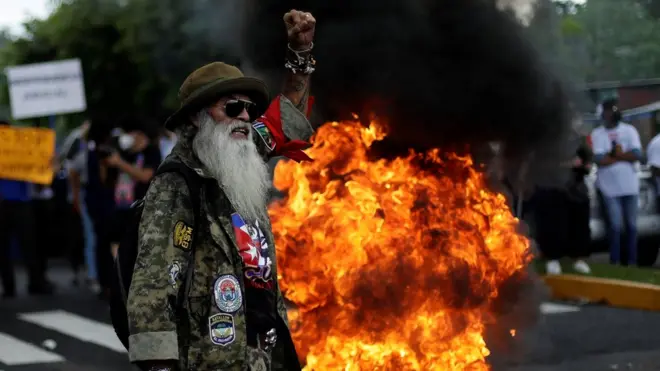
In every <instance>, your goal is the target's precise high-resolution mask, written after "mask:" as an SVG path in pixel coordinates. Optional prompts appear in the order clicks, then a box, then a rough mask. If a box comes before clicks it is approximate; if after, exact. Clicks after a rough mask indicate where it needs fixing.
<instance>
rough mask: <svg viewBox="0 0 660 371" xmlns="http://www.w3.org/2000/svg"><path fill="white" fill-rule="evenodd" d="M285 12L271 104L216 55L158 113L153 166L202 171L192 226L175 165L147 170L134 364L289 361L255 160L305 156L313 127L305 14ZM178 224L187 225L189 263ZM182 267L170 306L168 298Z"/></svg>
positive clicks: (257, 85)
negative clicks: (152, 173)
mask: <svg viewBox="0 0 660 371" xmlns="http://www.w3.org/2000/svg"><path fill="white" fill-rule="evenodd" d="M284 21H285V24H286V26H287V33H288V38H289V39H288V41H289V45H288V56H287V61H286V64H285V67H286V68H287V69H288V71H289V74H288V77H287V81H286V83H285V85H284V88H283V92H282V94H280V95H279V96H278V97H277V98H276V99H275V100H274V101H272V102H271V103H270V105H269V104H268V102H269V98H268V93H267V89H266V86H265V84H264V83H263V82H262V81H260V80H258V79H254V78H249V77H244V76H243V74H242V73H241V71H240V70H239V69H238V68H236V67H233V66H229V65H227V64H224V63H220V62H215V63H211V64H209V65H206V66H204V67H202V68H200V69H198V70H196V71H194V72H193V73H192V74H191V75H190V76H188V78H187V79H186V80H185V81H184V83H183V85H182V86H181V89H180V91H179V98H180V100H181V108H180V109H179V111H177V112H176V113H175V114H174V115H172V116H171V117H170V118H169V119H168V121H167V122H166V128H167V129H168V130H172V131H175V132H176V133H177V135H178V137H179V141H178V143H177V145H176V146H175V148H174V149H173V151H172V153H171V154H170V155H169V156H168V157H167V159H166V160H165V162H164V164H163V165H165V164H167V163H171V162H180V163H183V164H184V165H185V166H187V167H189V168H191V169H192V170H194V171H195V172H196V173H197V174H198V175H199V176H200V177H201V178H202V179H203V180H204V183H203V186H202V188H201V189H200V190H199V195H200V204H201V205H200V213H201V216H199V219H198V220H200V219H201V221H202V222H201V223H199V222H198V223H196V224H194V219H195V217H196V215H193V214H194V213H193V211H192V209H193V207H192V201H191V195H190V191H189V190H188V187H187V185H186V181H185V179H184V178H183V176H182V175H180V174H178V173H162V174H159V175H157V176H156V177H155V178H154V179H153V180H152V182H151V185H150V187H149V190H148V192H147V195H146V197H145V199H144V200H145V202H144V209H143V212H142V219H141V221H140V226H139V237H138V256H137V260H136V264H135V270H134V273H133V279H132V283H131V285H130V291H129V294H128V301H127V304H126V307H127V312H128V319H129V328H130V336H129V358H130V361H131V362H133V363H135V364H137V365H138V366H140V368H142V369H144V370H181V371H183V370H198V371H204V370H225V371H233V370H236V371H243V370H263V371H266V370H296V369H297V370H300V364H299V362H298V357H297V354H296V351H295V347H294V345H293V342H292V341H291V336H290V333H289V329H288V321H287V315H286V309H285V306H284V301H283V297H282V293H281V291H280V289H279V286H278V282H277V269H276V264H275V262H276V258H275V246H274V241H273V235H272V232H271V227H270V222H269V219H268V214H267V210H266V207H267V201H268V191H269V189H270V179H269V173H268V170H267V166H266V162H265V161H266V160H267V159H268V158H270V157H272V156H286V157H288V158H291V159H294V160H297V161H301V160H306V159H308V157H307V156H306V155H305V154H304V152H302V149H304V148H306V147H307V146H309V144H308V143H307V142H306V140H307V139H309V137H310V136H311V135H312V133H313V129H312V126H311V125H310V124H309V122H308V121H307V114H308V113H309V106H310V104H311V103H310V102H309V99H308V97H309V78H310V75H311V73H312V72H313V71H314V65H315V61H314V59H313V58H312V56H311V50H312V48H313V43H312V39H313V36H314V29H315V24H316V21H315V19H314V17H312V15H311V14H309V13H305V12H300V11H296V10H292V11H290V12H288V13H287V14H286V15H285V16H284ZM264 112H265V113H264ZM262 114H263V115H262ZM193 225H195V226H196V228H199V230H198V231H195V232H194V234H193V231H192V228H193ZM182 231H184V232H186V233H187V234H188V236H189V237H190V236H192V235H194V241H193V244H194V248H195V254H194V255H193V256H194V266H192V267H189V266H188V263H187V261H188V259H187V256H188V255H187V254H188V253H189V250H190V248H191V245H190V244H189V243H186V241H189V240H187V239H185V238H184V239H182V238H181V236H182V234H181V232H182ZM186 233H184V234H186ZM190 268H192V269H193V270H192V279H191V280H190V281H189V282H188V283H189V285H190V286H189V294H188V297H187V301H186V304H187V309H186V311H185V313H184V315H180V314H177V313H175V312H176V310H175V309H174V308H173V300H172V299H173V298H174V297H176V295H177V292H178V287H181V285H184V284H185V283H186V282H185V281H184V277H185V276H186V275H185V274H184V272H187V271H188V269H190Z"/></svg>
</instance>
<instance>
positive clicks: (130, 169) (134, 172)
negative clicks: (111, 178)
mask: <svg viewBox="0 0 660 371" xmlns="http://www.w3.org/2000/svg"><path fill="white" fill-rule="evenodd" d="M117 168H119V170H121V171H123V172H125V173H126V174H128V175H129V176H130V177H131V178H133V179H134V180H136V181H138V182H141V183H147V182H148V181H149V180H151V177H152V176H153V175H154V171H153V169H140V168H137V167H135V166H133V165H131V164H129V163H128V162H126V161H121V162H120V163H119V164H118V165H117Z"/></svg>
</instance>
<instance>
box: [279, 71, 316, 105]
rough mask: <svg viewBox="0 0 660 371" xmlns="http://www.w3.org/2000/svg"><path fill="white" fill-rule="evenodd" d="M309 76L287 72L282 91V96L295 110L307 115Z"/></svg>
mask: <svg viewBox="0 0 660 371" xmlns="http://www.w3.org/2000/svg"><path fill="white" fill-rule="evenodd" d="M309 82H310V75H303V74H296V73H292V72H289V73H288V75H287V78H286V82H285V83H284V88H283V89H282V94H283V95H284V96H285V97H287V98H288V99H289V100H290V101H291V102H292V103H293V104H294V105H295V106H296V108H297V109H298V110H299V111H300V112H302V113H303V114H307V102H308V99H309V85H310V84H309Z"/></svg>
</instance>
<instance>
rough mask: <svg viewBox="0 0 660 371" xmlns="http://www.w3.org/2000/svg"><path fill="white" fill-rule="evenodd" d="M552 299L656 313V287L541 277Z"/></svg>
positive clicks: (659, 300) (659, 293)
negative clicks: (586, 302) (601, 304)
mask: <svg viewBox="0 0 660 371" xmlns="http://www.w3.org/2000/svg"><path fill="white" fill-rule="evenodd" d="M543 281H544V282H545V284H546V285H547V286H548V287H549V288H550V290H551V291H552V297H553V299H557V300H586V301H588V302H591V303H604V304H607V305H610V306H612V307H619V308H627V309H640V310H653V311H660V286H657V285H651V284H648V283H638V282H630V281H622V280H613V279H606V278H595V277H586V276H578V275H575V274H564V275H559V276H544V277H543Z"/></svg>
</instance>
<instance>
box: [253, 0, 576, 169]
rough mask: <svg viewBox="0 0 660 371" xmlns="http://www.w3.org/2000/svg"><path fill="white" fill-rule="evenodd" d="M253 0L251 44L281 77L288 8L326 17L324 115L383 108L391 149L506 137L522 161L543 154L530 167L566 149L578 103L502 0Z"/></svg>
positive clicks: (262, 67) (265, 67)
mask: <svg viewBox="0 0 660 371" xmlns="http://www.w3.org/2000/svg"><path fill="white" fill-rule="evenodd" d="M245 5H246V6H247V21H246V22H245V25H246V26H247V27H246V30H245V32H243V35H244V39H243V44H242V45H243V48H244V50H243V53H244V55H245V57H246V59H247V60H248V61H249V65H250V67H252V68H253V69H254V70H256V71H259V72H260V73H261V75H262V76H267V77H268V80H269V82H270V85H271V86H272V87H273V90H274V91H276V90H277V88H279V86H278V85H279V83H280V81H281V79H282V71H283V64H284V62H283V61H284V52H285V49H284V45H285V43H286V38H285V31H284V26H283V22H282V15H283V14H284V13H285V12H286V11H288V10H290V9H292V8H295V9H300V10H305V11H310V12H312V13H313V14H314V16H315V17H316V19H317V22H318V26H317V33H316V41H317V43H316V46H315V50H314V54H315V57H316V59H317V61H318V68H317V71H316V73H315V74H314V75H313V94H314V95H315V96H316V98H317V104H316V107H315V109H316V112H317V113H318V114H319V116H320V117H321V120H336V119H342V118H349V117H350V114H351V113H353V112H355V113H359V114H362V115H363V116H364V117H367V114H369V113H375V114H377V115H378V116H380V117H384V118H385V119H386V120H387V122H388V125H389V127H390V135H389V136H388V138H387V140H386V142H385V143H382V145H381V146H380V148H381V149H382V150H383V151H384V152H383V151H381V155H395V154H398V153H401V150H407V149H408V148H416V149H426V148H431V147H441V148H445V149H447V150H462V149H466V148H469V149H470V150H471V151H473V152H474V151H476V150H477V148H483V147H484V145H485V143H487V142H491V141H500V142H502V143H503V144H504V146H503V148H505V151H506V155H507V157H508V159H509V163H510V165H511V164H513V166H512V167H514V168H515V167H517V164H519V163H520V162H521V161H522V160H523V159H526V158H528V156H529V155H530V154H531V153H534V159H535V162H534V166H532V167H531V170H532V176H533V175H534V174H533V173H534V170H536V173H539V174H543V175H546V176H547V175H548V169H549V168H552V166H547V165H549V164H550V163H553V162H555V161H556V160H557V158H559V157H564V156H565V153H564V152H565V151H564V149H565V148H563V146H562V145H561V143H562V140H563V137H564V135H565V134H566V133H567V131H568V130H567V129H568V128H569V122H570V117H571V112H570V109H569V105H568V94H567V92H566V88H565V85H564V83H563V82H562V80H561V79H559V78H558V77H557V76H555V75H553V74H551V73H550V72H548V71H549V69H548V68H547V66H545V65H544V64H543V61H542V59H541V57H540V54H539V53H538V51H537V49H535V47H534V45H532V43H531V42H530V41H529V38H528V36H527V35H526V32H527V31H526V30H525V28H524V27H523V26H521V24H520V23H519V22H518V21H517V20H516V19H515V17H514V16H513V15H512V14H510V13H508V12H504V11H501V10H499V9H498V8H497V7H496V5H495V3H494V1H492V0H435V1H432V0H409V1H400V0H350V1H348V0H333V1H326V0H314V1H302V0H291V1H257V0H250V1H247V2H246V3H245Z"/></svg>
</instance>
